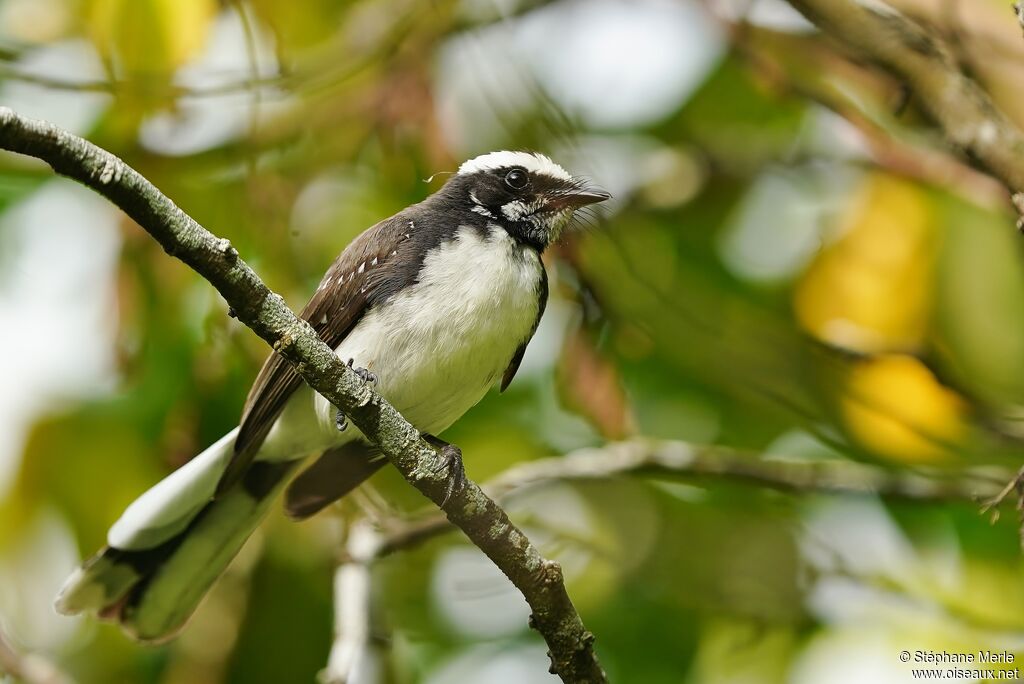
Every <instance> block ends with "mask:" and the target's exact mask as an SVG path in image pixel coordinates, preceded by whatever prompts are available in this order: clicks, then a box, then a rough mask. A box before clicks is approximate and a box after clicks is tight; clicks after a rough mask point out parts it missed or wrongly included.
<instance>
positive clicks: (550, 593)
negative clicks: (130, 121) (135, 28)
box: [0, 107, 607, 683]
mask: <svg viewBox="0 0 1024 684" xmlns="http://www.w3.org/2000/svg"><path fill="white" fill-rule="evenodd" d="M0 149H6V150H10V151H13V152H18V153H21V154H26V155H29V156H33V157H37V158H39V159H42V160H43V161H45V162H46V163H47V164H49V165H50V166H51V167H52V168H53V169H54V171H56V172H57V173H60V174H62V175H64V176H67V177H68V178H71V179H73V180H76V181H78V182H80V183H82V184H83V185H86V186H88V187H90V188H92V189H93V190H95V191H97V192H98V193H100V194H101V195H103V196H104V197H106V198H107V199H109V200H110V201H111V202H113V203H114V204H116V205H117V206H118V207H120V208H121V209H122V210H124V212H125V213H126V214H128V215H129V216H130V217H131V218H132V219H134V220H135V222H136V223H138V224H139V225H140V226H141V227H142V228H143V229H144V230H146V231H147V232H148V233H149V234H150V235H152V236H153V237H154V238H155V239H156V240H157V242H159V243H160V244H161V245H162V246H163V248H164V250H166V251H167V253H168V254H170V255H172V256H175V257H177V258H179V259H180V260H181V261H183V262H185V263H186V264H187V265H188V266H190V267H191V268H192V269H194V270H195V271H196V272H197V273H199V274H200V275H201V276H203V277H204V278H205V279H206V280H208V281H209V282H210V284H212V285H213V286H214V287H215V288H216V289H217V291H218V292H220V293H221V295H222V296H223V297H224V299H225V300H227V303H228V305H229V306H230V307H231V308H232V309H233V310H234V311H235V313H236V315H237V316H238V319H239V320H240V321H242V323H244V324H245V325H247V326H248V327H249V328H251V329H252V330H253V331H254V332H255V333H256V334H257V335H259V336H260V337H261V338H263V339H264V340H265V341H266V342H267V343H269V344H270V345H272V346H273V347H274V349H275V350H277V351H278V352H279V353H280V354H281V355H282V356H283V357H284V358H286V359H287V360H288V361H290V362H291V363H293V364H295V367H296V369H297V370H298V372H299V374H301V375H302V377H303V379H304V380H305V381H306V382H307V383H308V384H309V385H310V387H312V388H313V389H315V390H316V391H317V392H319V393H320V394H322V395H323V396H324V397H326V398H327V399H328V400H329V401H330V402H331V403H332V404H334V405H335V406H337V407H339V408H340V409H341V410H342V411H344V412H345V415H347V416H348V417H349V418H350V419H351V420H352V422H353V423H355V425H356V426H357V427H358V428H359V429H360V431H362V433H363V434H364V435H365V436H366V437H367V438H369V439H370V440H372V441H373V442H374V443H375V444H377V445H379V446H380V448H381V450H382V451H383V452H384V453H385V454H386V455H387V457H388V459H389V460H390V461H391V463H392V464H394V466H395V467H396V468H398V470H399V472H400V473H401V474H402V476H403V477H404V478H405V479H406V480H407V481H408V482H409V483H410V484H412V485H413V486H414V487H416V488H417V489H418V490H420V492H421V493H423V495H424V496H426V497H428V498H429V499H430V500H431V501H433V502H434V503H435V504H437V505H438V506H439V507H440V508H441V509H442V510H443V511H444V513H445V515H446V516H447V517H448V519H449V520H450V521H451V522H452V523H453V524H455V525H456V526H457V527H459V528H460V529H462V530H463V531H464V532H465V533H466V536H468V537H469V538H470V540H471V541H472V542H473V543H474V544H476V545H477V546H478V547H479V548H480V549H481V550H482V551H483V552H484V553H485V554H486V555H487V556H488V558H490V559H491V560H492V561H493V562H494V564H495V565H497V566H498V567H499V568H500V569H501V571H502V572H503V573H505V575H506V576H507V577H508V578H509V579H510V580H511V581H512V583H513V584H514V585H515V586H516V588H518V589H519V591H520V592H522V594H523V596H524V597H525V598H526V600H527V602H528V603H529V605H530V608H531V610H532V614H533V619H532V620H531V621H530V624H531V625H532V626H534V627H535V628H536V629H537V630H538V631H539V632H540V633H541V635H542V636H543V637H544V640H545V641H546V642H547V645H548V649H549V654H550V656H551V671H552V672H553V673H554V674H557V675H558V676H559V677H561V679H562V681H564V682H574V683H575V682H588V683H591V682H593V683H600V682H605V681H607V678H606V676H605V674H604V671H603V670H602V669H601V666H600V664H599V663H598V660H597V656H596V655H595V653H594V648H593V641H594V636H593V635H592V634H591V633H590V632H588V631H587V630H586V629H585V628H584V626H583V622H582V620H581V619H580V616H579V614H578V613H577V612H576V609H575V607H574V606H573V604H572V601H571V600H570V599H569V595H568V594H567V593H566V590H565V585H564V583H563V581H562V570H561V567H560V566H559V565H558V564H557V563H555V562H553V561H550V560H547V559H545V558H543V557H542V556H541V555H540V553H539V552H538V551H537V549H536V547H534V546H533V544H532V543H531V542H530V540H529V539H527V538H526V536H525V535H524V534H523V533H522V532H521V531H520V530H519V529H518V528H517V527H516V526H515V525H513V524H512V523H511V521H509V519H508V516H507V515H506V514H505V512H504V511H503V510H502V509H501V508H500V507H499V506H498V505H497V504H496V503H495V502H494V501H493V500H492V499H490V498H489V497H488V496H487V495H486V494H484V493H483V491H482V490H481V489H480V488H479V487H478V486H477V485H476V484H475V483H473V482H471V481H467V482H466V485H465V486H464V487H463V488H461V489H459V490H458V491H456V492H454V493H453V494H452V496H451V498H450V499H449V500H448V501H447V502H444V499H445V493H446V477H445V473H444V470H443V468H441V469H439V468H437V466H438V465H439V459H438V455H437V453H436V452H435V451H434V449H433V448H432V447H431V446H430V445H429V444H427V443H426V442H425V441H424V440H423V439H421V437H420V434H419V432H418V431H417V430H416V428H415V427H413V426H412V425H411V424H410V423H409V422H408V421H407V420H405V418H403V417H402V416H401V415H400V414H399V413H398V411H396V410H395V409H394V407H392V406H391V405H390V404H388V403H387V402H386V401H384V400H383V399H382V398H381V397H380V396H378V395H377V394H376V393H374V392H373V391H372V390H371V389H370V388H369V387H368V386H367V385H366V384H364V383H363V382H362V381H360V379H359V377H358V376H357V375H356V373H355V372H354V371H353V370H352V369H350V368H348V367H347V366H346V365H345V364H344V363H342V362H341V360H340V359H338V357H337V356H335V354H334V352H333V350H332V349H330V347H328V346H327V345H326V344H324V342H323V341H322V340H321V339H320V338H319V337H318V336H317V335H316V333H315V332H314V331H313V328H312V327H311V326H310V325H309V324H308V323H307V322H306V321H303V320H301V319H300V318H298V317H297V316H296V315H295V314H294V313H293V312H292V311H291V310H290V309H289V308H288V306H287V305H286V304H285V302H284V299H282V298H281V296H280V295H278V294H276V293H274V292H272V291H271V290H270V289H269V288H268V287H267V286H266V284H264V283H263V281H262V280H260V278H259V276H257V275H256V273H255V272H254V271H253V270H252V269H251V268H250V267H249V265H248V264H246V263H245V262H244V261H243V260H242V259H241V258H240V257H239V256H238V252H237V250H235V248H234V247H232V245H231V243H230V242H229V241H228V240H226V239H221V238H217V237H216V236H215V235H213V234H212V233H210V232H209V231H208V230H206V229H205V228H203V227H202V226H200V225H199V224H198V223H196V221H195V220H194V219H192V218H191V217H190V216H189V215H188V214H186V213H185V212H183V211H182V210H181V209H179V208H178V207H177V206H176V205H175V204H174V203H173V202H172V201H171V200H170V199H169V198H167V197H166V196H165V195H164V194H163V193H161V192H160V191H159V190H158V189H157V188H156V187H155V186H154V185H153V184H152V183H150V182H149V181H148V180H146V178H145V177H143V176H142V175H141V174H140V173H139V172H138V171H135V170H134V169H132V168H131V167H130V166H128V165H127V164H126V163H124V162H123V161H122V160H121V159H119V158H118V157H116V156H114V155H113V154H111V153H109V152H107V151H106V150H103V149H101V148H99V147H97V146H96V145H93V144H92V143H90V142H88V141H86V140H84V139H82V138H79V137H77V136H75V135H72V134H70V133H68V132H67V131H64V130H61V129H60V128H57V127H56V126H53V125H52V124H49V123H45V122H42V121H35V120H31V119H26V118H24V117H21V116H19V115H18V114H16V113H14V112H13V111H12V110H10V109H9V108H6V107H0ZM443 502H444V503H443Z"/></svg>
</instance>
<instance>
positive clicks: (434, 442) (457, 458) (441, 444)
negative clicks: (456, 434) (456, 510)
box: [423, 433, 466, 506]
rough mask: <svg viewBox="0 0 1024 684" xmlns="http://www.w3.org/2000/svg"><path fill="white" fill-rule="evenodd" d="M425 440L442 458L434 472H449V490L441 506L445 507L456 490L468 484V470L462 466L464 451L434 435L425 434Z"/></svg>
mask: <svg viewBox="0 0 1024 684" xmlns="http://www.w3.org/2000/svg"><path fill="white" fill-rule="evenodd" d="M423 439H424V440H426V441H427V443H428V444H430V445H431V446H434V447H436V448H437V449H438V452H437V453H438V456H440V458H439V459H438V461H437V465H436V466H434V472H435V473H438V472H441V471H442V470H445V469H447V470H448V490H447V491H446V492H445V494H444V500H443V501H442V502H441V505H442V506H444V505H445V504H446V503H448V499H449V498H451V495H452V492H454V491H455V490H456V489H462V487H463V486H465V484H466V468H465V466H463V465H462V449H460V448H459V447H457V446H455V445H454V444H449V443H448V442H446V441H444V440H443V439H440V438H438V437H435V436H434V435H428V434H426V433H424V434H423Z"/></svg>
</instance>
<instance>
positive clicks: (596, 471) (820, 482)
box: [376, 440, 1004, 558]
mask: <svg viewBox="0 0 1024 684" xmlns="http://www.w3.org/2000/svg"><path fill="white" fill-rule="evenodd" d="M621 476H638V477H649V478H654V479H684V480H693V479H695V478H709V479H714V480H726V481H734V482H741V483H747V484H752V485H758V486H762V487H767V488H770V489H777V490H782V491H787V492H796V493H807V494H842V495H855V496H862V495H877V496H882V497H886V498H892V499H904V500H909V501H921V502H944V501H963V502H966V503H976V502H978V501H980V500H983V499H993V498H994V497H996V496H997V495H998V494H999V491H1000V489H1001V488H1002V487H1001V483H1002V482H1003V481H1004V477H1003V476H1002V475H998V476H993V474H991V473H989V474H988V476H982V475H980V474H971V473H967V474H958V477H956V478H950V479H939V478H935V477H928V476H926V475H923V474H917V473H912V472H907V471H906V470H899V471H893V470H886V469H885V468H881V467H879V466H873V465H868V464H865V463H857V462H854V461H842V460H827V461H825V460H818V461H809V460H799V461H798V460H782V459H766V458H759V457H756V456H753V455H751V454H746V453H743V452H740V451H737V450H734V449H729V448H727V447H721V446H694V445H691V444H687V443H685V442H673V441H664V442H659V441H651V440H633V441H628V442H619V443H615V444H609V445H607V446H604V447H600V448H595V449H581V450H579V451H575V452H572V453H570V454H567V455H566V456H562V457H556V458H547V459H541V460H537V461H529V462H526V463H521V464H519V465H516V466H513V467H512V468H510V469H508V470H506V471H505V472H503V473H502V474H501V475H499V476H498V477H496V478H494V479H493V480H491V481H490V482H488V483H487V484H486V485H484V489H485V491H487V493H488V494H490V495H491V496H493V497H494V498H496V499H497V500H498V501H501V502H503V503H504V502H506V501H507V500H508V499H510V498H512V497H514V496H515V495H517V494H519V493H521V492H523V491H526V490H529V489H533V488H536V487H541V486H545V485H549V484H551V483H554V482H567V481H579V480H602V479H609V478H615V477H621ZM451 529H452V528H451V526H450V525H449V524H448V521H447V520H445V519H444V518H443V517H441V516H432V517H429V518H426V519H423V520H419V521H415V522H412V523H408V524H405V525H403V526H401V527H398V528H396V529H392V530H390V531H388V533H387V535H386V536H385V537H384V538H383V539H382V540H381V541H380V544H379V545H378V546H377V555H376V557H377V558H382V557H384V556H387V555H389V554H391V553H393V552H395V551H398V550H401V549H406V548H410V547H413V546H417V545H418V544H421V543H423V542H424V541H426V540H428V539H430V538H432V537H435V536H437V535H439V534H442V533H444V532H446V531H448V530H451Z"/></svg>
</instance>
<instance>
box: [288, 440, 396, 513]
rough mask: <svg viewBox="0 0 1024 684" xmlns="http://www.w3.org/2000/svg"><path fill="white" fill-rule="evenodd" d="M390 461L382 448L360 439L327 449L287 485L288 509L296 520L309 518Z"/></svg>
mask: <svg viewBox="0 0 1024 684" xmlns="http://www.w3.org/2000/svg"><path fill="white" fill-rule="evenodd" d="M387 462H388V460H387V459H386V458H384V457H383V456H382V455H381V453H380V450H379V449H377V448H376V447H373V446H370V445H369V444H363V443H361V442H349V443H348V444H342V445H341V446H338V447H334V448H333V449H328V450H327V451H325V452H324V453H323V455H321V456H320V458H318V459H317V460H315V461H314V462H313V465H311V466H309V467H308V468H306V469H305V470H303V471H302V472H301V473H299V475H298V476H297V477H296V478H295V479H294V480H292V482H291V484H289V485H288V489H287V490H285V494H284V510H285V513H287V514H288V516H289V517H290V518H292V519H294V520H302V519H304V518H308V517H309V516H311V515H313V514H314V513H316V512H317V511H319V510H320V509H322V508H323V507H324V506H327V505H328V504H330V503H333V502H334V501H337V500H338V499H340V498H341V497H343V496H345V495H346V494H348V493H349V492H351V491H352V490H353V489H355V488H356V487H358V486H359V485H361V484H362V483H363V482H365V481H366V480H367V479H368V478H369V477H370V476H371V475H373V474H374V473H375V472H377V471H378V470H380V468H381V466H383V465H384V464H385V463H387Z"/></svg>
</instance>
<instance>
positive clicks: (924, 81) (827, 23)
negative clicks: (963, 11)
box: [789, 0, 1024, 193]
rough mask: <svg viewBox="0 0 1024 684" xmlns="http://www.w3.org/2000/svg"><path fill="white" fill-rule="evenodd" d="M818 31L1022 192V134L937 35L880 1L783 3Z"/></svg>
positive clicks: (793, 0)
mask: <svg viewBox="0 0 1024 684" xmlns="http://www.w3.org/2000/svg"><path fill="white" fill-rule="evenodd" d="M789 3H790V4H791V5H792V6H793V7H795V8H796V9H797V10H799V11H800V12H801V13H802V14H803V15H804V16H805V17H807V19H809V20H810V21H812V22H813V23H814V24H816V25H817V26H818V27H819V28H820V29H821V30H822V31H824V32H825V33H827V34H828V35H829V36H831V37H832V38H834V39H836V40H838V41H839V42H841V43H843V44H844V45H846V46H848V47H850V48H852V49H853V50H855V51H856V52H858V53H860V54H861V55H863V56H866V57H868V58H870V59H871V60H872V61H874V62H876V63H877V64H879V65H881V66H882V67H883V68H885V69H886V70H887V71H888V72H890V73H891V74H892V75H894V76H896V77H897V78H898V79H900V80H901V81H903V82H904V83H906V84H907V85H908V86H909V87H910V88H911V89H912V90H913V91H914V94H915V96H916V101H917V102H919V103H920V105H921V107H922V108H923V109H924V110H925V111H926V112H927V113H928V114H929V115H930V116H931V117H932V119H934V121H935V122H936V123H937V124H938V125H939V127H940V128H941V129H942V131H943V133H944V135H945V137H946V139H947V140H948V141H949V142H950V143H952V144H953V145H954V146H955V147H957V148H958V149H960V150H962V151H963V152H964V153H965V154H966V155H967V156H968V157H969V158H970V159H972V160H973V161H975V162H976V163H977V164H979V165H980V166H982V167H984V168H985V169H986V170H987V171H988V172H989V173H991V174H992V175H993V176H995V177H996V178H998V179H999V180H1000V181H1002V182H1003V184H1004V185H1006V187H1007V188H1008V189H1009V190H1010V192H1011V193H1014V192H1018V191H1022V190H1024V164H1022V163H1021V160H1022V159H1024V134H1022V133H1021V131H1020V129H1018V128H1017V127H1016V125H1014V124H1013V122H1011V121H1010V119H1009V118H1007V116H1006V115H1005V114H1003V113H1002V112H1001V111H1000V110H999V109H998V108H997V107H996V105H995V103H993V102H992V99H991V98H990V97H989V95H988V94H987V93H986V92H985V91H984V90H983V89H982V88H981V86H979V85H978V84H977V83H976V82H975V81H973V80H972V79H971V78H969V77H968V76H967V75H965V74H964V73H962V72H961V71H960V69H959V66H958V64H957V61H956V57H955V55H954V54H953V51H952V49H951V48H950V47H949V45H947V44H946V42H945V41H943V40H942V39H941V38H940V37H938V36H937V35H935V34H934V33H933V32H930V31H928V30H926V29H925V28H924V27H923V26H922V25H921V24H919V23H918V22H916V21H914V20H913V19H910V18H909V17H907V16H905V15H904V14H902V13H901V12H899V11H897V10H896V9H894V8H893V7H891V6H890V5H888V4H886V3H885V2H883V1H882V0H789Z"/></svg>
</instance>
